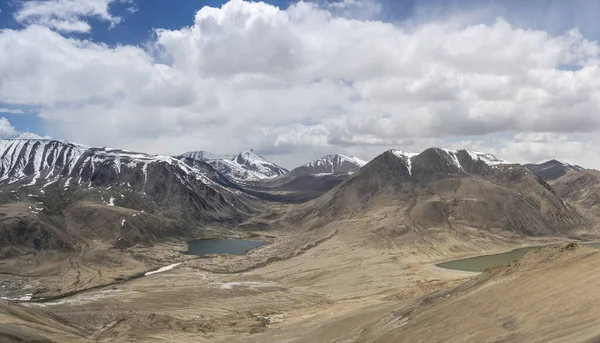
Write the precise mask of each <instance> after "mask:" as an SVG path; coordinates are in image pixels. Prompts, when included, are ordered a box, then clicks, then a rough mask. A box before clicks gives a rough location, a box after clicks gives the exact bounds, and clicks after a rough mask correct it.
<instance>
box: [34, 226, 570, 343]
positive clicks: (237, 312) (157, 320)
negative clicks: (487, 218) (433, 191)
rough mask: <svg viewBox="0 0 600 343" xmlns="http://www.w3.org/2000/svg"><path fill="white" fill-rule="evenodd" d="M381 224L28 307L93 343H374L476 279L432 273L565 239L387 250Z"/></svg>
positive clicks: (294, 236)
mask: <svg viewBox="0 0 600 343" xmlns="http://www.w3.org/2000/svg"><path fill="white" fill-rule="evenodd" d="M373 220H374V219H373V218H370V219H369V222H367V221H360V220H354V221H345V222H336V223H335V224H334V225H333V226H331V225H330V226H328V227H325V228H323V229H322V230H319V231H318V232H316V231H310V230H309V231H302V232H294V231H283V232H281V233H278V234H273V233H270V234H271V235H273V236H272V241H273V242H272V244H270V245H268V246H266V247H263V248H261V249H258V250H255V251H251V252H250V253H249V254H248V255H246V256H220V257H215V258H211V259H199V258H195V257H183V256H178V255H176V254H172V253H171V252H172V250H173V248H174V247H173V246H172V245H166V246H162V247H161V246H159V247H156V248H154V249H151V250H147V251H144V250H143V249H140V251H137V252H136V253H138V254H147V255H151V256H154V259H155V260H156V262H157V263H162V265H163V266H167V265H171V264H173V263H180V264H178V265H177V266H174V267H173V268H172V269H170V270H166V271H163V272H160V273H155V274H152V275H148V276H144V277H140V278H138V279H135V280H131V281H127V282H123V283H119V284H114V285H111V286H107V287H100V288H97V289H92V290H89V291H83V292H79V293H77V294H75V295H72V296H68V297H64V298H61V299H57V300H53V301H48V302H39V303H35V302H32V303H27V304H26V305H27V306H28V307H30V308H31V309H43V310H47V311H51V312H52V313H54V314H56V315H59V316H61V317H63V318H65V319H67V320H68V321H70V322H72V323H75V324H77V325H80V326H82V327H85V328H86V329H87V330H89V332H94V333H93V334H90V335H89V336H88V338H89V339H91V340H97V341H101V342H113V341H126V342H138V341H139V342H172V341H177V342H245V343H250V342H288V343H292V342H298V343H299V342H336V341H339V342H342V341H343V342H371V341H373V340H375V338H376V337H377V336H368V335H367V336H365V334H366V333H367V332H368V331H369V330H368V329H367V328H371V327H373V326H376V325H378V322H379V321H380V320H382V318H385V317H386V316H389V315H390V313H394V311H397V310H399V309H402V308H404V307H406V306H411V304H412V303H413V302H414V301H415V299H419V298H420V297H423V296H425V295H428V294H433V293H436V292H441V291H447V290H450V289H453V288H455V287H456V286H458V285H460V284H462V283H464V282H466V281H468V280H471V279H472V278H473V277H475V276H476V275H478V274H476V273H467V272H458V271H449V270H444V269H441V268H438V267H435V263H437V262H440V261H442V260H448V259H454V258H458V257H464V256H475V255H481V254H487V253H497V252H503V251H508V250H511V249H513V248H515V247H520V246H523V245H543V244H549V243H557V242H559V241H561V240H559V239H555V240H552V239H545V240H542V239H528V240H525V239H522V238H519V237H511V236H503V237H500V236H498V237H494V236H493V235H490V236H487V237H485V238H484V237H475V236H473V237H465V236H456V235H454V234H449V233H448V232H447V231H440V232H439V233H435V232H432V233H430V234H428V235H426V236H420V237H402V238H389V236H388V239H386V240H385V241H380V240H379V239H378V238H376V237H378V235H376V233H377V230H378V229H377V225H376V224H375V223H374V222H373ZM340 232H343V235H342V234H340ZM258 234H260V233H258ZM467 238H468V239H467ZM405 240H410V242H407V241H405ZM562 241H564V240H562ZM465 242H469V243H468V244H467V243H465ZM408 243H410V244H408ZM180 248H181V247H180ZM178 258H179V260H178ZM498 305H499V303H498ZM492 306H494V305H493V304H492ZM378 335H379V334H378ZM494 337H496V336H494ZM459 338H460V336H459ZM496 338H499V337H496ZM455 341H464V340H461V339H457V340H455Z"/></svg>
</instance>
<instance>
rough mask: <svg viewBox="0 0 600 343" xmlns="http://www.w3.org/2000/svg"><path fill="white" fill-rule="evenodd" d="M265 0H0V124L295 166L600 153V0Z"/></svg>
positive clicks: (14, 130) (578, 158) (9, 131)
mask: <svg viewBox="0 0 600 343" xmlns="http://www.w3.org/2000/svg"><path fill="white" fill-rule="evenodd" d="M266 3H267V5H265V4H257V3H254V2H248V1H246V2H243V1H241V0H232V1H213V0H210V1H200V0H195V1H194V0H178V1H164V0H143V1H142V0H79V1H78V0H43V1H37V0H23V1H21V0H19V1H17V0H9V1H2V2H0V28H2V29H10V30H11V31H7V30H4V31H2V32H0V64H4V67H5V68H4V69H3V68H2V66H1V65H0V118H5V119H4V120H3V121H0V135H3V136H5V137H6V136H8V137H10V136H16V135H18V134H19V133H23V132H34V133H36V134H39V135H50V136H52V137H59V138H64V139H69V140H74V141H78V142H81V143H84V144H90V145H111V146H118V147H123V148H128V149H134V150H146V151H148V152H156V153H179V152H181V151H185V150H199V149H204V150H209V151H212V152H214V153H235V152H237V151H238V150H241V149H246V148H250V147H253V148H256V149H258V150H259V151H263V152H266V153H267V154H269V155H272V156H273V158H274V159H276V160H280V161H281V163H282V164H284V165H286V166H288V167H293V166H294V164H295V163H297V162H305V161H307V160H309V159H311V158H315V157H319V156H320V155H324V154H325V153H334V152H341V153H347V154H353V155H357V156H358V157H361V158H363V159H368V158H371V157H373V156H374V155H376V154H378V153H380V152H381V151H382V149H387V148H402V149H405V150H420V149H423V148H425V147H427V146H431V145H437V146H444V147H448V148H462V147H466V148H472V149H476V150H487V151H491V152H496V153H498V154H501V155H503V157H505V158H506V159H514V160H516V161H538V160H543V159H546V158H549V157H559V158H560V157H562V158H565V159H569V160H570V161H573V162H576V163H579V164H583V165H586V161H587V160H590V159H595V158H596V157H598V156H600V154H599V152H598V151H596V150H593V149H592V147H594V146H596V145H597V144H596V141H597V140H596V138H595V136H597V135H596V134H595V133H596V132H597V129H599V128H600V118H599V117H598V113H600V85H596V83H595V81H594V80H595V79H597V78H596V76H595V73H596V70H597V69H598V68H597V67H596V64H597V63H598V62H597V61H598V60H600V57H599V55H600V52H599V49H600V48H599V47H598V44H597V41H598V40H599V39H600V21H598V20H596V14H597V13H600V1H587V0H576V1H569V2H566V1H559V0H555V1H551V0H531V1H517V0H422V1H415V0H338V1H327V0H314V1H312V2H310V3H311V5H310V6H308V5H306V4H304V5H302V4H298V3H297V2H296V1H289V0H283V1H266ZM86 4H87V5H86ZM270 5H272V6H275V7H272V6H270ZM103 6H105V7H106V6H107V7H106V8H104V7H103ZM207 7H213V8H215V10H213V11H208V10H206V8H207ZM203 8H204V10H202V9H203ZM200 10H202V12H201V13H202V15H201V16H200V18H199V19H198V20H196V21H195V16H196V13H197V12H198V11H200ZM323 13H327V15H328V16H329V17H327V16H323ZM217 17H219V18H221V19H218V20H217V19H215V18H217ZM189 28H191V30H190V29H189ZM157 29H158V30H160V31H159V32H160V33H158V34H157V31H155V30H157ZM442 37H443V38H442ZM90 42H93V43H95V44H96V45H94V44H90ZM346 42H350V43H348V44H346ZM2 49H4V50H2ZM2 55H4V56H2ZM16 66H18V67H16ZM20 111H22V112H23V113H16V112H20ZM599 160H600V159H599ZM588 164H589V163H588ZM598 164H599V165H600V163H598Z"/></svg>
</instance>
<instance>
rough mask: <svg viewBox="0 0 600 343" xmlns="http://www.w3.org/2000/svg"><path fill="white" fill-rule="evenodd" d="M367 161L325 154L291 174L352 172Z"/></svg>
mask: <svg viewBox="0 0 600 343" xmlns="http://www.w3.org/2000/svg"><path fill="white" fill-rule="evenodd" d="M365 164H367V162H365V161H363V160H361V159H359V158H356V157H349V156H344V155H340V154H333V155H327V156H323V157H321V158H319V159H317V160H315V161H312V162H309V163H306V164H304V165H301V166H300V167H298V168H295V169H294V170H292V171H291V172H290V174H291V175H317V174H321V175H322V174H351V173H354V172H357V171H358V170H359V169H360V168H361V167H362V166H364V165H365Z"/></svg>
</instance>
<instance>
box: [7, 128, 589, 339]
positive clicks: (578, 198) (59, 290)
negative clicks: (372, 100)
mask: <svg viewBox="0 0 600 343" xmlns="http://www.w3.org/2000/svg"><path fill="white" fill-rule="evenodd" d="M598 209H600V172H598V171H594V170H587V169H585V170H584V169H583V168H581V167H578V166H572V165H569V164H565V163H561V162H557V161H549V162H547V163H544V164H540V165H521V164H517V163H511V162H509V161H506V160H504V159H502V158H500V157H498V156H495V155H493V154H489V153H485V152H477V151H469V150H462V149H461V150H447V149H440V148H428V149H425V150H423V151H421V152H418V153H415V152H406V151H402V150H397V149H392V150H388V151H384V152H383V153H381V154H380V155H378V156H377V157H375V158H374V159H373V160H371V161H369V162H366V161H362V160H360V159H358V158H356V157H350V156H345V155H341V154H331V155H326V156H323V157H321V158H319V159H317V160H315V161H312V162H309V163H305V164H302V165H300V166H298V167H297V168H294V169H292V170H291V171H288V170H286V169H285V168H282V167H280V166H278V165H277V164H275V163H273V162H270V161H268V160H267V159H265V158H264V157H263V156H261V155H260V154H258V153H257V152H256V151H254V150H248V151H244V152H240V153H239V154H236V155H215V154H210V153H207V152H205V151H195V152H188V153H184V154H181V155H178V156H162V155H153V154H146V153H139V152H132V151H126V150H122V149H114V148H107V147H89V146H84V145H80V144H74V143H70V142H66V141H61V140H53V139H20V140H0V273H1V274H2V275H3V278H2V280H0V285H1V286H2V288H1V289H0V297H5V298H8V299H29V298H31V299H32V301H33V302H36V301H41V302H42V304H40V306H46V304H48V306H53V307H52V308H53V309H55V308H59V309H61V308H62V311H63V312H60V313H59V314H60V315H64V316H67V318H69V319H75V320H76V322H77V323H79V324H80V323H85V322H87V320H88V319H89V318H92V317H93V318H94V320H97V321H98V325H97V327H98V328H103V329H100V330H99V331H98V330H97V329H93V330H91V332H96V334H97V335H99V336H95V337H104V341H114V340H118V339H120V338H124V337H133V336H136V337H150V336H152V335H153V334H156V335H159V334H162V333H164V332H169V333H173V334H178V333H180V332H183V331H181V330H180V329H181V328H184V329H185V330H191V331H189V332H188V333H190V334H192V335H195V336H194V338H193V339H197V335H198V331H197V328H198V327H202V328H203V329H202V330H209V331H206V332H207V333H208V334H210V335H212V334H213V331H210V330H215V332H220V330H225V331H223V332H229V331H228V330H242V329H240V328H243V327H246V326H248V325H252V328H250V329H248V330H249V332H258V331H260V330H261V329H259V328H258V327H255V324H256V323H258V324H260V327H262V328H264V327H266V325H267V324H268V320H267V319H264V318H266V316H275V315H276V313H283V312H285V311H288V312H286V313H292V312H289V311H290V310H289V309H292V308H298V309H301V311H309V308H310V311H312V308H313V307H315V308H317V309H318V310H319V311H320V310H321V309H329V306H340V305H341V304H345V303H346V300H347V299H367V300H369V301H372V300H374V301H383V305H384V306H385V307H386V308H387V307H388V306H391V305H393V301H394V299H402V303H403V304H404V303H405V302H404V300H405V299H412V298H414V297H415V296H416V294H429V293H432V292H434V291H435V290H438V289H443V288H444V287H445V288H449V287H450V286H452V285H456V283H452V282H456V280H452V281H448V279H449V278H453V277H454V276H451V275H450V274H444V273H438V272H436V270H434V269H433V268H434V266H433V265H431V264H432V263H434V261H437V260H447V259H448V258H453V257H461V256H465V255H469V254H482V253H487V252H490V253H491V252H493V251H497V250H498V249H513V248H514V247H515V246H519V245H521V244H526V243H527V244H549V243H553V242H556V241H559V240H564V239H567V238H568V239H573V238H575V239H589V240H592V239H595V237H597V235H596V233H597V232H598V230H597V228H598V224H599V223H600V215H598V214H597V213H598ZM210 238H245V239H261V240H265V241H268V242H269V243H270V244H268V245H266V246H264V247H262V248H260V249H257V250H252V251H250V252H248V253H247V255H242V256H234V255H223V256H219V257H214V256H213V257H211V258H198V257H197V256H190V255H184V254H182V252H183V251H185V246H186V242H189V241H191V240H195V239H210ZM569 249H570V248H569ZM563 250H564V249H563ZM563 250H560V251H554V252H552V251H551V252H549V254H555V255H556V256H564V257H565V258H566V257H568V256H573V255H572V251H576V252H577V254H579V255H578V256H580V257H581V258H582V259H583V258H584V257H585V256H587V255H588V252H586V250H577V249H575V250H564V251H563ZM553 256H554V255H553ZM538 257H539V258H537V259H532V260H531V261H536V263H537V262H540V263H541V262H543V263H549V261H547V259H545V255H544V256H538ZM560 258H562V257H560ZM596 260H597V259H596ZM596 260H595V261H596ZM525 261H527V260H525ZM532 263H533V262H532ZM180 264H183V266H179V265H180ZM577 265H579V263H578V264H577ZM175 266H179V267H178V268H179V270H178V271H176V270H173V271H172V272H173V273H169V272H165V273H164V274H162V275H158V276H152V277H146V276H149V275H152V274H149V273H148V271H149V270H151V271H153V272H152V273H155V272H159V271H161V272H162V271H166V270H170V269H169V268H171V267H172V268H175ZM582 266H583V264H582ZM159 267H164V268H160V269H157V268H159ZM527 268H529V267H527ZM527 268H521V267H519V266H518V265H517V267H516V268H515V267H513V268H512V269H510V268H509V269H506V270H507V271H511V270H514V271H517V272H518V273H520V274H519V275H523V277H524V278H526V277H528V275H530V274H529V273H528V272H527V270H528V269H527ZM581 268H583V267H581ZM381 270H385V273H384V274H385V275H382V273H381ZM502 270H505V269H502ZM560 270H562V269H560ZM560 270H554V272H555V273H557V274H556V275H566V274H569V275H571V274H572V275H585V274H586V273H563V272H559V271H560ZM582 270H585V269H582ZM247 271H251V272H250V273H247ZM432 275H436V278H435V279H434V278H431V276H432ZM484 275H485V274H484ZM535 275H539V276H540V277H542V276H544V275H545V273H544V272H542V271H540V272H539V273H537V272H536V274H535ZM161 276H162V278H161ZM133 278H136V281H135V282H128V283H126V281H128V280H131V279H133ZM137 278H140V279H139V280H138V279H137ZM186 278H187V279H186ZM440 279H442V280H441V281H440ZM499 280H504V281H502V282H506V279H504V278H503V279H499ZM547 280H549V278H548V279H547ZM480 281H481V280H480ZM480 281H477V280H476V281H474V282H473V283H471V286H473V287H474V288H473V289H475V290H483V289H486V288H485V287H491V286H493V285H495V283H491V282H490V283H487V282H485V280H484V281H481V282H480ZM145 282H149V283H148V284H146V283H145ZM399 282H400V284H399ZM446 282H449V283H446ZM511 282H512V281H511ZM344 285H348V286H347V287H346V286H344ZM461 287H462V286H461ZM465 287H467V286H465ZM494 287H496V286H494ZM250 288H253V289H252V290H250ZM513 288H514V287H513ZM148 289H152V292H148V291H147V290H148ZM468 289H469V288H460V287H459V288H457V289H456V291H453V292H454V293H451V294H456V295H457V296H460V297H463V298H464V299H471V300H473V299H474V298H473V297H471V296H469V293H468V292H466V293H464V292H463V291H462V290H468ZM24 290H27V291H26V293H25V292H24ZM198 290H201V291H198ZM82 291H85V293H82ZM88 291H90V292H91V293H89V294H90V296H89V297H88V293H87V292H88ZM96 291H97V292H101V293H100V294H101V295H100V296H99V297H98V298H97V299H92V298H93V297H95V296H97V294H96V293H94V292H96ZM505 292H506V289H504V288H501V287H500V288H497V289H496V288H494V292H493V294H492V293H490V294H492V295H493V296H494V297H496V298H498V299H501V298H502V296H503V294H505ZM515 293H516V294H520V292H515ZM534 293H535V292H534ZM157 294H159V295H157ZM163 294H171V295H170V296H172V298H169V296H165V297H164V299H163V296H162V295H163ZM366 294H369V295H368V296H365V295H366ZM532 294H533V293H532ZM549 294H551V293H549ZM73 295H76V296H73ZM24 296H25V297H24ZM72 296H73V297H72ZM78 296H81V297H80V298H78ZM105 296H106V297H105ZM133 296H135V297H139V298H137V299H139V301H130V300H131V299H132V298H131V297H133ZM248 296H252V297H255V298H253V300H249V298H247V297H248ZM371 296H372V297H371ZM453 296H454V295H453ZM65 297H66V299H64V300H65V302H64V303H63V302H61V299H63V298H65ZM113 297H114V298H113ZM240 297H241V298H240ZM369 297H371V298H369ZM41 298H43V299H41ZM159 298H160V299H159ZM475 298H476V297H475ZM53 299H54V300H57V301H51V302H50V303H47V301H49V300H53ZM75 299H80V300H81V301H82V302H81V303H77V301H76V300H75ZM111 299H112V300H111ZM174 299H178V301H173V300H174ZM240 299H242V300H240ZM436 299H438V298H436ZM439 299H441V300H440V301H448V300H451V299H447V298H445V297H441V298H439ZM208 300H210V301H208ZM338 300H341V301H338ZM19 301H20V300H19ZM194 301H195V303H194V306H196V304H198V306H214V307H212V308H211V311H207V312H206V313H207V314H206V316H208V318H212V319H211V321H210V322H205V321H204V320H205V319H204V317H202V318H200V317H198V316H196V313H195V312H194V313H192V315H193V318H188V319H186V320H189V321H190V322H189V323H188V324H189V325H188V324H183V323H184V322H182V321H181V320H182V319H181V318H184V317H185V315H186V313H188V314H189V313H191V312H185V311H186V310H185V309H181V311H182V312H176V311H179V310H180V309H178V308H176V307H180V304H181V303H182V302H185V303H188V302H192V303H193V302H194ZM227 301H232V302H231V303H225V302H227ZM87 302H90V303H89V304H91V305H90V306H88V303H87ZM156 303H160V304H161V305H156ZM283 303H285V305H282V304H283ZM105 304H106V305H105ZM124 304H125V305H124ZM199 304H202V305H199ZM206 304H209V305H206ZM210 304H212V305H210ZM264 304H270V305H269V306H273V307H272V308H270V307H268V308H267V307H264V306H265V305H264ZM452 304H453V307H452V308H449V309H448V310H447V311H446V310H444V309H440V308H438V307H437V305H435V304H432V305H427V306H423V308H422V310H419V311H422V312H421V313H424V314H425V315H427V316H428V318H430V322H431V323H436V322H439V320H438V319H439V318H442V317H443V316H446V317H447V314H448V313H453V311H455V310H453V309H454V308H462V307H463V305H464V304H461V303H460V302H452ZM479 305H481V306H479ZM484 305H485V304H484V303H483V302H482V303H481V304H479V303H478V307H477V309H478V311H480V312H482V313H483V312H485V311H486V310H487V309H486V308H485V306H484ZM120 306H128V307H126V308H127V310H126V311H125V310H124V311H122V312H118V311H115V310H114V309H116V308H120ZM129 306H132V307H129ZM137 306H142V307H143V308H144V311H146V312H144V311H139V308H138V307H137ZM156 306H158V307H156ZM160 306H162V307H160ZM239 306H242V307H243V308H244V310H242V311H245V312H242V311H237V309H238V308H239ZM278 306H280V307H278ZM302 306H304V307H302ZM142 307H140V308H142ZM229 307H230V308H232V309H233V308H235V309H236V312H235V313H234V312H231V313H229V312H227V313H228V314H227V316H225V317H223V316H222V315H221V314H220V313H223V312H222V311H223V310H222V309H223V308H229ZM259 307H260V308H259ZM517 307H518V306H517ZM73 308H77V310H73ZM390 308H391V307H390ZM409 308H410V306H409ZM245 309H251V311H250V310H249V311H246V310H245ZM263 309H265V310H264V312H261V311H263ZM163 310H164V311H163ZM88 311H91V312H88ZM94 311H95V312H94ZM158 311H163V312H164V313H177V314H173V315H171V314H160V315H158V314H155V313H157V312H158ZM173 311H175V312H173ZM377 311H378V310H377ZM461 311H462V310H461ZM83 312H85V313H86V314H85V315H81V313H83ZM88 313H94V314H88ZM138 313H139V314H138ZM158 313H160V312H158ZM256 313H258V314H256ZM302 313H304V312H302ZM306 313H309V312H306ZM310 313H312V312H310ZM255 314H256V315H255ZM3 316H4V317H3ZM407 316H409V315H407ZM407 316H404V315H403V317H407ZM0 317H2V318H9V320H11V321H13V322H14V323H16V324H15V325H17V326H18V327H19V328H21V329H22V330H25V328H26V327H31V328H33V329H35V330H37V329H38V327H37V326H36V325H37V324H35V320H37V319H35V318H39V320H44V321H45V322H46V323H47V324H48V325H49V326H51V327H53V328H56V330H55V331H53V332H54V334H56V335H57V336H56V337H62V336H63V335H64V334H68V332H71V333H75V334H78V335H79V334H81V335H86V333H85V332H83V331H80V330H79V329H78V328H77V327H75V326H73V327H71V326H68V327H64V326H62V325H61V323H62V322H63V321H62V319H61V320H54V319H52V317H50V316H48V315H47V314H46V313H45V312H43V311H37V309H31V310H30V311H29V310H25V309H24V308H20V307H12V305H11V303H10V302H4V301H2V300H0ZM32 318H33V319H32ZM98 318H101V319H98ZM269 318H270V317H269ZM357 318H358V317H357ZM411 318H415V317H414V316H413V317H411ZM495 319H498V320H501V322H502V323H504V322H507V321H508V322H511V321H510V320H508V319H506V320H505V319H504V317H502V318H495ZM5 320H6V319H5ZM31 320H33V321H31ZM140 320H141V321H140ZM411 320H412V319H411ZM361 322H364V323H367V322H369V321H364V320H361ZM111 323H114V326H113V324H111ZM322 324H323V323H322V322H319V323H318V325H319V327H321V326H323V325H322ZM373 324H374V325H373V326H372V328H373V330H384V331H385V330H388V329H389V328H390V326H388V325H383V326H378V325H375V323H373ZM199 325H200V326H199ZM292 325H293V324H292ZM407 325H411V326H410V327H413V326H412V325H416V324H414V323H410V322H409V324H407ZM323 327H324V329H323V330H326V331H328V330H327V328H328V326H323ZM394 327H396V326H394ZM415 327H416V328H419V329H422V327H421V326H418V327H417V326H415ZM140 328H143V329H140ZM173 328H175V329H173ZM398 328H402V326H398ZM4 329H5V327H4V326H3V327H0V337H4V336H2V335H3V334H6V331H3V330H4ZM21 329H20V330H21ZM300 329H301V330H300V331H299V332H301V335H305V334H306V328H305V327H302V328H300ZM475 329H476V328H475ZM35 330H34V331H35ZM86 330H87V328H86ZM131 330H134V331H135V330H137V331H135V332H134V331H131ZM153 330H156V331H153ZM169 330H171V331H169ZM185 330H184V331H185ZM254 330H256V331H254ZM411 330H412V329H411ZM415 330H416V329H415ZM146 331H152V332H151V333H148V335H146ZM459 331H460V330H457V331H456V333H455V334H456V335H459V336H457V337H460V334H461V332H459ZM14 332H15V331H14V327H10V328H9V331H8V333H9V334H14ZM35 332H36V334H38V333H40V332H41V331H35ZM231 332H233V331H231ZM235 332H237V331H235ZM239 332H242V331H239ZM244 332H246V331H244ZM271 332H274V331H271ZM286 332H288V331H286ZM394 332H395V331H394ZM394 332H391V333H390V334H396V333H394ZM400 332H401V333H402V335H404V334H405V333H406V332H405V331H402V330H400V331H398V333H397V334H398V335H400ZM411 332H412V331H411ZM415 332H416V331H415ZM17 333H19V334H22V335H26V334H27V332H24V331H23V332H22V331H18V332H17ZM130 334H131V335H133V336H130ZM365 334H366V335H367V336H368V333H365ZM145 335H146V336H145ZM328 335H329V332H328V333H327V334H326V336H323V337H330V336H328ZM5 336H6V335H5ZM367 336H365V337H367ZM417 336H419V337H429V336H428V335H427V332H426V331H423V332H421V331H419V332H418V335H417ZM417 336H415V337H417ZM437 336H438V337H440V334H437ZM23 337H25V336H23ZM156 337H158V336H156ZM169 337H176V336H169ZM207 337H208V336H207ZM248 337H250V338H251V336H247V337H246V336H245V338H248ZM394 337H396V336H394ZM397 337H400V336H397ZM230 338H231V337H229V336H227V337H226V338H224V339H225V340H224V341H229V340H228V339H230ZM255 341H261V338H260V337H258V338H256V340H255ZM263 341H270V340H269V339H265V340H263ZM306 341H311V339H310V337H309V338H307V339H306ZM313 341H320V340H319V339H315V340H313ZM325 341H327V339H326V340H325ZM366 341H371V340H369V339H367V340H366ZM383 341H386V340H383ZM459 341H460V340H459Z"/></svg>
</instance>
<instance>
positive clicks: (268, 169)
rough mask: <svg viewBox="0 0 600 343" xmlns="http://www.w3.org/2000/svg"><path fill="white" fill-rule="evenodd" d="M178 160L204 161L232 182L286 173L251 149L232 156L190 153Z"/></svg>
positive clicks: (269, 177) (199, 152) (198, 152)
mask: <svg viewBox="0 0 600 343" xmlns="http://www.w3.org/2000/svg"><path fill="white" fill-rule="evenodd" d="M178 158H179V159H185V158H191V159H194V160H197V161H205V162H207V163H208V164H210V165H211V166H213V168H215V170H217V171H218V172H220V173H221V174H223V175H225V176H226V177H227V178H229V179H230V180H232V181H259V180H264V179H272V178H274V177H277V176H281V175H284V174H286V173H287V172H288V170H287V169H285V168H282V167H280V166H278V165H276V164H275V163H273V162H269V161H267V160H266V159H265V158H264V157H262V156H261V155H260V154H259V153H257V152H256V151H254V150H252V149H250V150H248V151H243V152H241V153H239V154H237V155H233V156H228V155H216V154H211V153H207V152H205V151H191V152H186V153H184V154H183V155H181V156H178Z"/></svg>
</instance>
